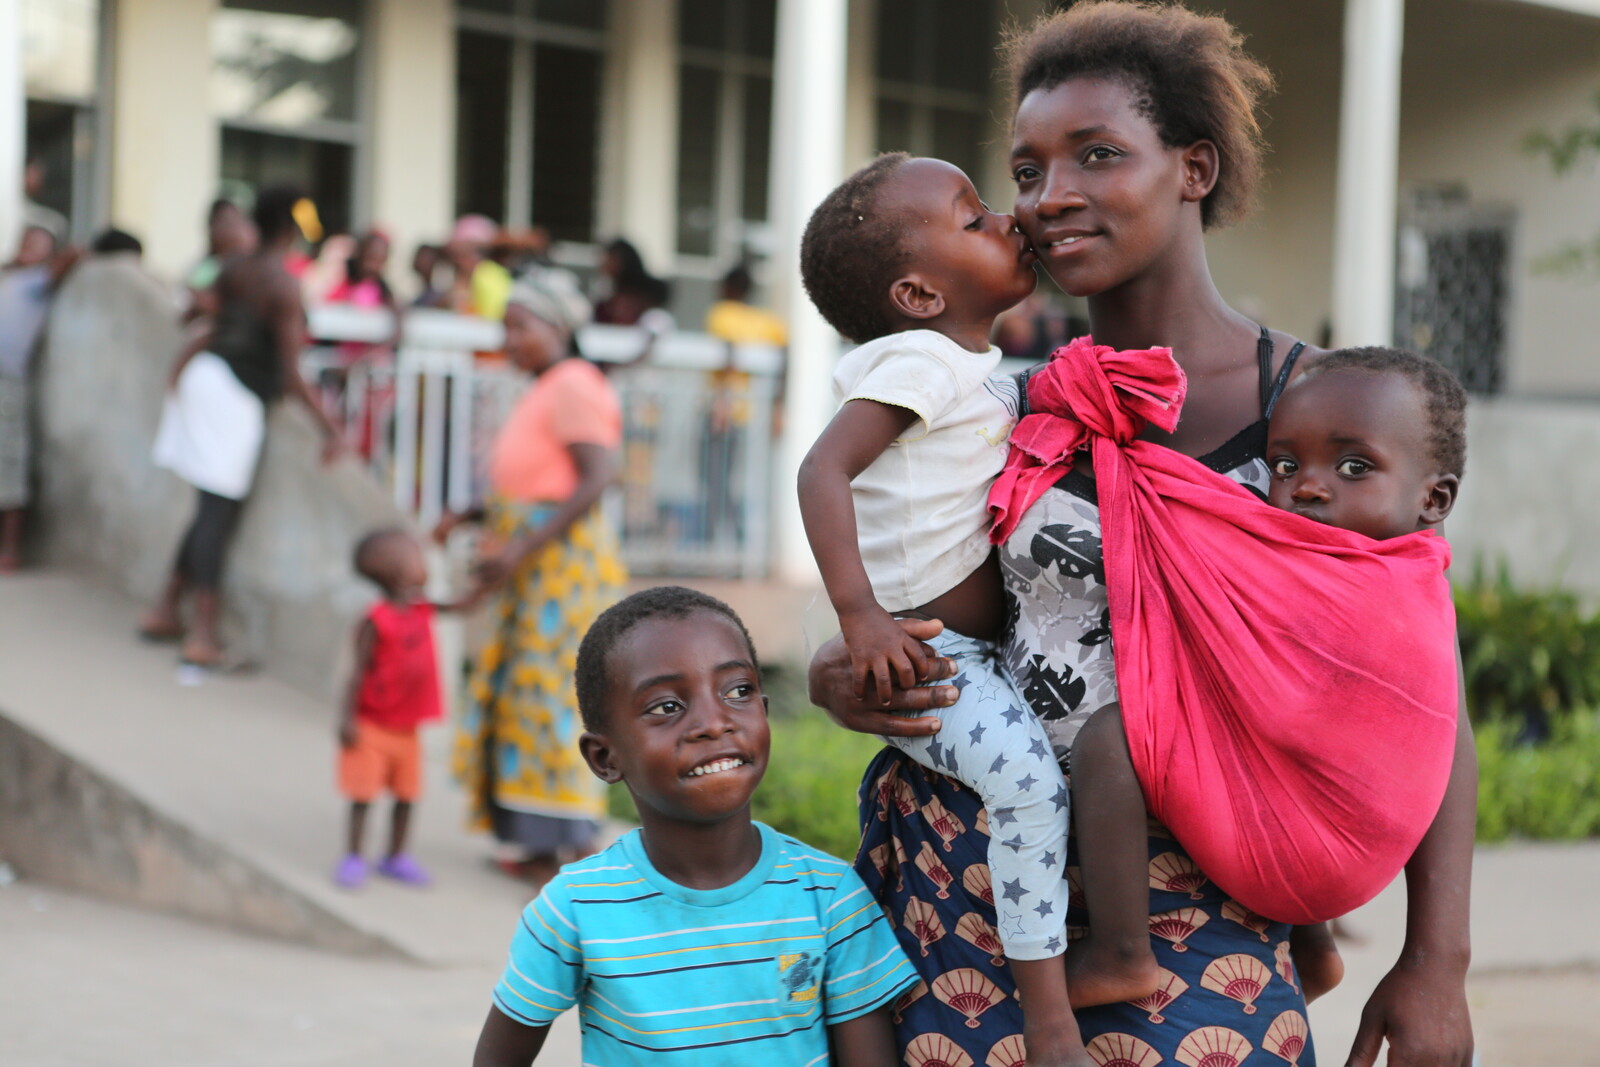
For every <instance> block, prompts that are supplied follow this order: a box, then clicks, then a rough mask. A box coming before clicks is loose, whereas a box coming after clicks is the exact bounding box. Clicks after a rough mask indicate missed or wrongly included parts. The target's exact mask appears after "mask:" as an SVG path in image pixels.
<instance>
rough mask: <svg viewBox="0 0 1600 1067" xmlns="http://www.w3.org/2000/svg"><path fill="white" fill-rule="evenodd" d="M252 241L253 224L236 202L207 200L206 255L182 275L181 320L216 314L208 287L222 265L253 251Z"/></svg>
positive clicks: (214, 281) (213, 298) (254, 246)
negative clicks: (185, 294) (185, 292)
mask: <svg viewBox="0 0 1600 1067" xmlns="http://www.w3.org/2000/svg"><path fill="white" fill-rule="evenodd" d="M256 242H257V234H256V224H255V223H254V222H252V221H251V220H250V217H249V216H248V215H246V214H245V213H244V211H243V210H242V209H241V208H240V207H239V205H238V204H235V203H234V202H233V201H232V200H227V199H221V198H219V199H217V200H213V201H212V202H211V209H210V210H209V211H208V212H207V213H206V254H205V256H204V257H202V258H201V260H200V262H198V263H196V264H195V265H194V266H193V267H192V268H190V270H189V274H188V276H187V277H185V278H184V286H185V287H186V288H187V289H188V291H189V301H188V306H187V307H186V308H185V309H184V313H183V321H185V322H189V321H192V320H194V319H197V318H202V317H210V316H211V315H214V314H216V311H217V302H216V294H215V293H213V292H212V290H211V287H212V286H213V285H215V284H217V275H219V274H221V273H222V266H223V264H225V263H227V262H228V261H229V260H230V259H232V258H233V257H235V256H243V255H248V254H249V253H251V252H254V251H255V249H256Z"/></svg>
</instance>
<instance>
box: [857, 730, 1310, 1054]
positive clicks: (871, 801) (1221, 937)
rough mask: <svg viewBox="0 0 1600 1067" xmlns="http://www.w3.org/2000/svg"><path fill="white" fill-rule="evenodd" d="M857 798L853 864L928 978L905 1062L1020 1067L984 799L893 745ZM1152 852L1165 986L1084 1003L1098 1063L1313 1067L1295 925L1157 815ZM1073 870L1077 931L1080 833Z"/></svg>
mask: <svg viewBox="0 0 1600 1067" xmlns="http://www.w3.org/2000/svg"><path fill="white" fill-rule="evenodd" d="M860 800H861V813H862V841H861V850H860V852H859V853H858V854H857V856H856V870H857V871H858V872H859V873H860V875H861V877H862V879H863V880H864V881H865V882H866V884H867V889H868V890H869V891H870V892H871V893H872V894H873V895H874V896H875V897H876V898H877V899H878V901H879V903H880V904H882V905H883V907H884V909H885V911H887V913H888V914H889V917H890V920H891V922H893V924H894V926H895V931H896V933H897V935H898V936H899V938H900V944H901V946H902V947H903V948H904V949H905V950H906V953H907V955H909V956H910V957H911V963H912V965H913V966H914V967H915V968H916V969H917V972H918V973H919V974H920V975H921V976H922V983H921V984H919V985H918V986H916V987H915V988H914V989H912V991H911V992H910V993H908V994H906V996H905V997H903V998H902V999H901V1001H900V1002H899V1003H898V1004H897V1005H895V1009H894V1014H893V1018H894V1024H895V1039H896V1043H897V1045H898V1048H899V1050H900V1055H901V1056H902V1057H903V1059H904V1062H906V1063H914V1064H921V1063H931V1062H941V1063H950V1064H955V1063H963V1064H977V1065H991V1067H1011V1065H1013V1064H1016V1065H1020V1064H1022V1063H1023V1062H1024V1060H1023V1055H1022V1036H1021V1035H1022V1011H1021V1008H1020V1006H1019V1005H1018V1003H1017V1000H1016V985H1015V983H1014V982H1013V981H1012V979H1011V974H1010V970H1009V968H1008V967H1007V965H1006V960H1005V957H1004V955H1003V952H1002V949H1001V945H1000V938H999V935H998V934H997V933H996V931H995V926H994V923H995V908H994V887H993V886H992V885H991V884H990V878H989V868H988V865H987V862H986V860H987V854H988V833H989V831H988V819H987V818H986V813H985V812H984V809H983V805H982V803H981V802H980V801H979V799H978V796H977V794H975V793H973V792H972V791H971V790H970V789H967V788H966V787H965V786H963V785H961V784H960V783H959V782H957V781H955V780H954V779H952V778H948V777H946V776H944V775H942V774H938V773H936V772H933V771H929V770H926V769H925V768H923V767H921V766H919V765H917V764H916V763H914V762H912V761H911V760H910V759H909V758H908V757H906V756H904V755H902V754H901V753H900V752H898V751H896V750H894V749H890V748H886V749H884V750H883V752H882V753H880V754H879V755H878V757H877V758H876V759H875V760H873V762H872V763H871V765H869V766H868V768H867V773H866V777H865V778H864V779H863V780H862V784H861V797H860ZM1149 851H1150V867H1149V876H1150V877H1149V882H1150V942H1151V947H1152V949H1153V950H1154V952H1155V954H1156V961H1157V963H1159V964H1160V966H1161V969H1162V971H1161V987H1160V989H1159V990H1158V991H1157V992H1156V993H1155V994H1154V995H1152V996H1149V997H1146V998H1144V999H1142V1000H1139V1001H1138V1002H1129V1003H1123V1004H1109V1005H1105V1006H1103V1007H1095V1008H1085V1009H1083V1010H1081V1011H1079V1012H1078V1013H1077V1018H1078V1025H1079V1027H1080V1028H1081V1029H1082V1031H1083V1039H1084V1041H1085V1043H1086V1044H1087V1046H1088V1051H1089V1054H1090V1057H1091V1058H1092V1059H1094V1060H1095V1062H1096V1063H1099V1064H1102V1065H1106V1067H1110V1065H1112V1064H1116V1065H1118V1067H1158V1065H1161V1064H1171V1065H1173V1067H1180V1065H1183V1067H1285V1065H1286V1064H1287V1065H1298V1067H1315V1063H1316V1056H1315V1053H1314V1051H1313V1049H1312V1045H1311V1034H1310V1032H1309V1029H1308V1027H1307V1021H1306V1005H1305V998H1304V996H1303V995H1302V994H1301V992H1300V984H1299V978H1298V976H1297V975H1296V974H1295V971H1294V966H1293V964H1292V963H1291V962H1290V959H1289V926H1288V925H1287V924H1284V923H1274V922H1269V921H1267V920H1266V919H1263V918H1262V917H1261V916H1259V915H1256V914H1254V913H1252V912H1250V911H1248V910H1246V909H1245V908H1243V907H1241V906H1240V905H1238V904H1236V903H1235V902H1234V901H1232V900H1230V899H1228V898H1227V896H1225V895H1224V894H1223V893H1222V892H1221V891H1220V890H1219V889H1217V887H1216V886H1215V885H1213V884H1212V883H1211V882H1210V881H1209V880H1208V879H1207V878H1206V876H1205V875H1204V874H1203V873H1202V872H1201V871H1200V870H1199V869H1198V868H1197V867H1196V866H1195V865H1194V863H1193V862H1192V861H1191V860H1190V859H1189V857H1188V855H1187V854H1186V853H1185V852H1184V850H1183V848H1182V846H1180V845H1179V844H1178V843H1177V842H1176V841H1174V840H1173V839H1172V838H1171V837H1170V836H1168V835H1167V834H1166V832H1165V831H1164V830H1163V829H1162V828H1160V827H1159V826H1157V825H1155V824H1154V823H1152V824H1151V828H1150V838H1149ZM1067 864H1068V866H1067V881H1068V883H1069V885H1070V887H1071V897H1070V901H1071V902H1070V906H1069V909H1068V913H1067V923H1068V926H1067V933H1068V937H1069V938H1071V937H1074V936H1081V935H1082V933H1083V932H1084V929H1085V926H1086V924H1087V922H1088V915H1087V913H1086V912H1085V910H1084V902H1083V894H1082V891H1081V889H1080V888H1079V882H1078V867H1077V856H1076V846H1075V843H1073V842H1071V841H1069V842H1068V848H1067ZM1067 951H1068V952H1069V953H1070V952H1071V951H1072V948H1071V946H1070V943H1069V945H1068V948H1067Z"/></svg>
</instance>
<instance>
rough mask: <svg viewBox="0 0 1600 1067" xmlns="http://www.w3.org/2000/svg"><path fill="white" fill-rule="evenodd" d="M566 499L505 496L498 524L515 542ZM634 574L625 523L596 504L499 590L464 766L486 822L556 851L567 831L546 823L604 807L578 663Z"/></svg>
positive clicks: (475, 687)
mask: <svg viewBox="0 0 1600 1067" xmlns="http://www.w3.org/2000/svg"><path fill="white" fill-rule="evenodd" d="M554 511H555V507H554V505H551V504H515V503H511V502H509V501H505V500H493V501H491V502H490V504H489V512H488V523H487V526H486V533H487V534H488V536H489V537H491V538H493V539H496V540H499V541H502V542H504V541H506V540H509V539H510V538H512V537H516V536H518V535H521V534H526V533H528V532H530V531H532V530H534V529H537V528H538V527H539V526H540V525H542V524H543V523H544V522H545V521H547V520H548V519H549V517H550V516H551V514H553V513H554ZM626 581H627V571H626V569H625V568H624V566H623V563H622V558H621V555H620V552H619V550H618V545H617V538H616V534H615V533H614V532H613V531H612V529H611V526H610V524H609V523H607V522H606V521H605V519H604V518H603V517H601V515H600V513H599V509H598V508H596V509H595V510H593V511H590V512H589V513H588V514H587V515H585V516H584V517H583V518H581V519H579V520H578V521H577V522H575V523H573V524H572V526H571V527H570V528H569V529H568V530H567V535H566V537H565V538H564V539H562V540H560V541H556V542H554V543H552V544H550V545H547V546H546V547H545V548H544V549H543V550H542V551H540V552H539V553H538V554H536V555H535V556H533V557H532V558H531V559H529V560H527V561H526V562H525V563H523V565H522V567H521V568H520V569H519V570H518V571H517V573H516V574H515V576H514V577H513V578H512V580H511V582H510V584H509V585H508V586H507V587H506V588H505V590H504V591H503V592H502V593H501V594H500V595H499V598H498V600H497V601H496V603H495V605H494V609H493V616H492V625H493V629H492V631H491V633H490V635H489V639H488V641H487V642H486V643H485V645H484V647H483V651H482V652H481V653H480V654H479V656H478V659H477V662H476V664H475V665H474V667H473V670H472V675H471V678H470V679H469V681H468V683H467V699H466V700H465V701H464V702H463V710H462V715H461V719H460V723H459V727H458V729H457V732H456V741H455V754H454V755H455V758H454V764H455V772H456V776H457V777H458V778H459V779H460V780H461V782H462V784H463V785H464V786H465V787H466V789H467V794H468V796H470V797H471V798H472V800H471V803H472V808H471V812H470V816H471V824H472V826H473V828H474V829H480V830H482V829H493V830H494V831H495V833H496V836H498V837H500V838H501V839H502V840H510V841H517V842H518V843H522V844H526V845H528V846H530V847H532V848H537V849H538V850H540V851H544V850H545V848H547V847H549V846H550V845H551V844H552V843H553V842H554V841H555V840H557V839H559V838H560V835H559V833H558V834H556V835H555V837H554V838H553V837H552V836H551V833H550V831H551V830H552V829H553V828H549V827H544V828H541V827H540V826H539V824H540V823H543V822H546V821H547V820H552V819H553V820H584V821H592V820H597V819H599V818H600V817H601V816H602V815H603V814H604V812H605V793H604V786H603V785H602V784H601V782H600V780H599V779H597V778H595V777H594V775H593V774H591V773H590V772H589V768H588V767H587V765H585V764H584V762H583V757H582V756H580V755H579V753H578V737H579V735H580V734H582V732H583V725H582V722H581V721H580V719H579V717H578V702H577V697H576V693H575V690H574V688H573V672H574V670H575V669H576V667H577V662H578V644H579V642H580V641H582V640H583V635H584V634H585V633H586V632H587V631H588V629H589V626H590V624H591V623H593V622H594V620H595V617H596V616H598V615H599V614H600V613H601V612H602V611H604V610H605V609H606V608H608V607H610V606H611V605H612V604H614V603H616V601H617V600H618V599H620V598H621V596H622V588H623V583H624V582H626ZM530 817H531V818H530ZM518 826H520V827H522V828H523V829H522V830H520V831H518V830H515V829H509V828H511V827H518ZM535 839H536V840H535Z"/></svg>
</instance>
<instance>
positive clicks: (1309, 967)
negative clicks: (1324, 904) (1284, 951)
mask: <svg viewBox="0 0 1600 1067" xmlns="http://www.w3.org/2000/svg"><path fill="white" fill-rule="evenodd" d="M1289 958H1290V959H1291V960H1292V961H1294V969H1295V973H1296V974H1297V975H1299V977H1300V991H1301V992H1302V993H1304V994H1305V997H1306V1003H1307V1004H1310V1003H1311V1002H1312V1001H1313V1000H1316V999H1317V998H1318V997H1320V996H1322V995H1323V994H1324V993H1326V992H1328V991H1329V990H1331V989H1333V988H1334V987H1335V986H1337V985H1338V984H1339V983H1340V981H1342V980H1343V979H1344V959H1343V958H1342V957H1341V956H1340V955H1339V946H1337V945H1335V944H1334V943H1333V934H1332V933H1331V932H1329V930H1328V927H1327V926H1326V925H1325V924H1322V923H1318V924H1317V925H1315V926H1296V927H1295V928H1294V929H1293V930H1291V931H1290V932H1289Z"/></svg>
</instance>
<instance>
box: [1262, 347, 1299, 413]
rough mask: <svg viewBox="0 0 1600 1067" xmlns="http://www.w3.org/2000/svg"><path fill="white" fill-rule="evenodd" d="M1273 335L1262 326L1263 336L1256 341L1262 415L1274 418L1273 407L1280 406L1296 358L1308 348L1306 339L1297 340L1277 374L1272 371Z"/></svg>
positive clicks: (1292, 372)
mask: <svg viewBox="0 0 1600 1067" xmlns="http://www.w3.org/2000/svg"><path fill="white" fill-rule="evenodd" d="M1272 347H1273V346H1272V335H1271V334H1270V333H1268V332H1267V328H1266V327H1265V326H1263V327H1261V336H1260V338H1258V339H1257V341H1256V368H1257V371H1258V372H1259V376H1260V383H1261V385H1260V388H1261V417H1262V418H1263V419H1270V418H1272V409H1273V408H1275V407H1277V406H1278V397H1280V396H1282V395H1283V387H1284V386H1286V385H1288V384H1289V377H1290V376H1291V375H1292V374H1294V364H1295V360H1297V359H1299V358H1300V353H1301V352H1304V351H1305V350H1306V343H1305V342H1304V341H1296V342H1295V343H1294V347H1293V348H1291V349H1289V354H1288V355H1287V356H1285V357H1284V359H1283V366H1282V367H1281V368H1280V369H1279V370H1278V373H1277V376H1276V377H1274V376H1273V373H1272Z"/></svg>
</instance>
